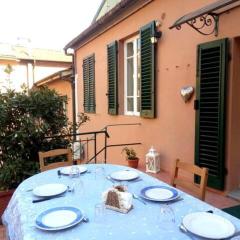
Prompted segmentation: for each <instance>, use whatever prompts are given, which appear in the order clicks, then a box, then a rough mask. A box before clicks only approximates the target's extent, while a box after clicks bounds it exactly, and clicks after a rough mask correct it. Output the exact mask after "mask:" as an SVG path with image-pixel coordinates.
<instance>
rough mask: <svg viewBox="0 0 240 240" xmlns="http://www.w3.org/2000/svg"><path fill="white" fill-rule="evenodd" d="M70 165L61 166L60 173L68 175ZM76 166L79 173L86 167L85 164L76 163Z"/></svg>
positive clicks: (84, 170)
mask: <svg viewBox="0 0 240 240" xmlns="http://www.w3.org/2000/svg"><path fill="white" fill-rule="evenodd" d="M71 167H72V166H68V167H63V168H61V170H60V171H61V173H62V174H64V175H69V174H70V171H71ZM76 167H78V169H79V171H80V173H84V172H86V171H87V168H86V167H85V166H81V165H77V166H76Z"/></svg>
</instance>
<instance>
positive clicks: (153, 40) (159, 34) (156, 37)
mask: <svg viewBox="0 0 240 240" xmlns="http://www.w3.org/2000/svg"><path fill="white" fill-rule="evenodd" d="M161 36H162V32H160V31H159V32H155V33H154V34H153V36H152V37H151V43H152V44H155V43H157V41H158V39H159V38H160V37H161Z"/></svg>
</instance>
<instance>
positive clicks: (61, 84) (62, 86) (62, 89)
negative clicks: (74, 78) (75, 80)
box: [46, 80, 72, 122]
mask: <svg viewBox="0 0 240 240" xmlns="http://www.w3.org/2000/svg"><path fill="white" fill-rule="evenodd" d="M46 85H47V86H48V87H49V88H50V89H55V90H56V91H57V92H58V93H59V94H60V95H62V96H67V99H68V103H67V117H68V119H69V121H71V122H72V89H71V83H70V82H68V81H63V80H58V81H52V82H49V83H47V84H46Z"/></svg>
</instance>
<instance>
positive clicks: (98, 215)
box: [94, 203, 106, 224]
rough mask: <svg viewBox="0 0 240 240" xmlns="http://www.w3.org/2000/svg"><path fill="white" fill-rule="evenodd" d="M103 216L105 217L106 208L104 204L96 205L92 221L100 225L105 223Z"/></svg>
mask: <svg viewBox="0 0 240 240" xmlns="http://www.w3.org/2000/svg"><path fill="white" fill-rule="evenodd" d="M105 215H106V207H105V205H104V203H97V204H95V207H94V221H95V222H96V223H102V224H104V222H105V220H106V219H105Z"/></svg>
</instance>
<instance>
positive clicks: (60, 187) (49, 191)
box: [33, 183, 67, 197]
mask: <svg viewBox="0 0 240 240" xmlns="http://www.w3.org/2000/svg"><path fill="white" fill-rule="evenodd" d="M66 191H67V186H66V185H64V184H58V183H52V184H45V185H41V186H39V187H36V188H34V189H33V194H34V195H35V196H38V197H51V196H56V195H59V194H62V193H64V192H66Z"/></svg>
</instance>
